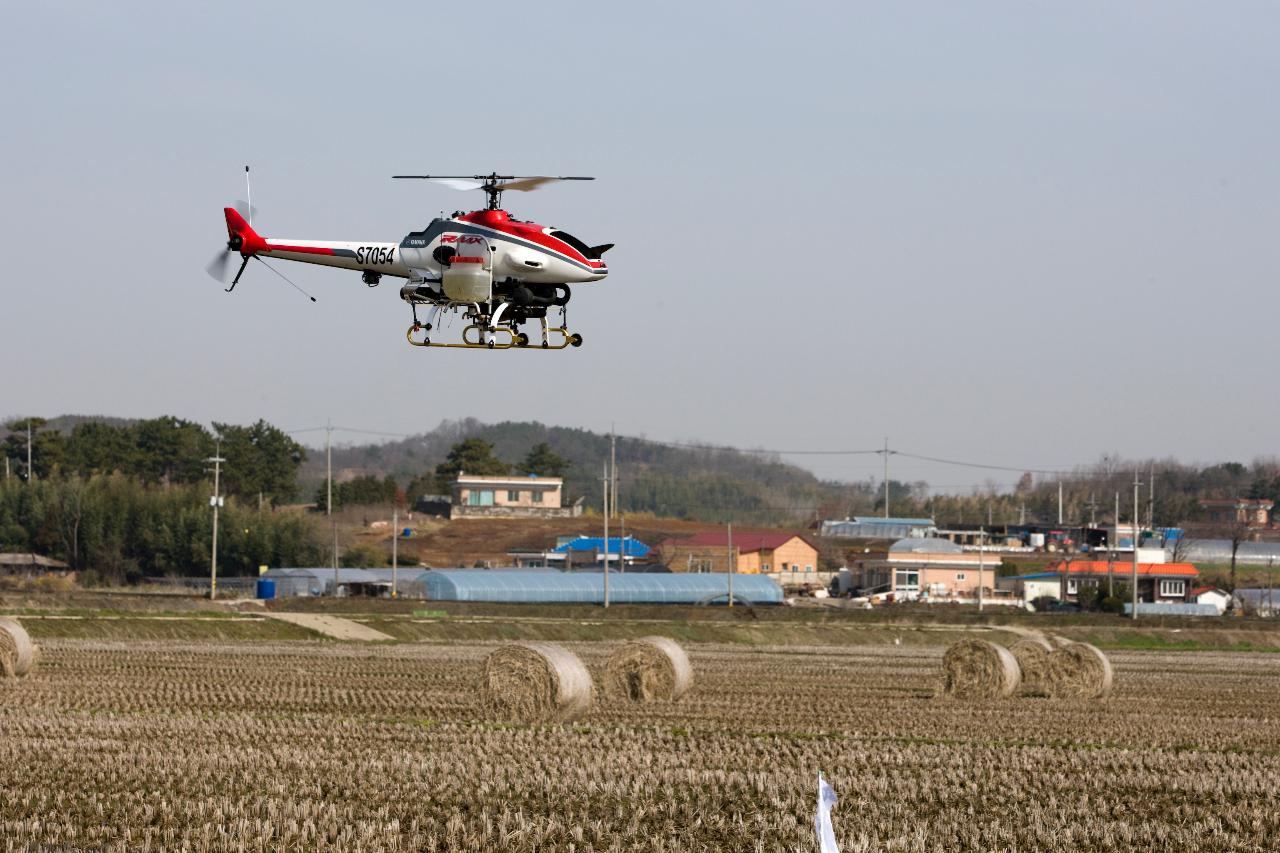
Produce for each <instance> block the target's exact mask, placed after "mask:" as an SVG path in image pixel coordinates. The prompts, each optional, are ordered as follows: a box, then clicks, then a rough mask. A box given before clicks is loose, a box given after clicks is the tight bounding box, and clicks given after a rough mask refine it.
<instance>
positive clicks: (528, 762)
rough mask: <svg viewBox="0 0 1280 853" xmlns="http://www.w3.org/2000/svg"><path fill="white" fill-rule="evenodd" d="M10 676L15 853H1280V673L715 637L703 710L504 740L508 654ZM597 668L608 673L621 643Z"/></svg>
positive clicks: (152, 650) (190, 662) (1, 814)
mask: <svg viewBox="0 0 1280 853" xmlns="http://www.w3.org/2000/svg"><path fill="white" fill-rule="evenodd" d="M43 645H44V657H43V660H42V663H41V668H40V669H39V670H38V671H37V672H36V673H35V674H33V675H32V676H29V677H28V678H26V679H23V680H19V681H9V682H6V683H3V684H0V733H2V734H0V793H2V794H3V797H2V798H0V839H3V841H2V842H0V848H3V849H24V848H30V847H40V846H45V845H65V846H66V847H68V848H76V847H79V848H90V849H104V848H105V849H121V850H123V849H128V850H147V849H151V850H162V849H163V850H175V849H187V850H242V849H243V850H261V849H266V850H276V849H288V850H299V851H303V850H306V851H311V850H318V849H332V850H502V849H510V850H535V849H536V850H574V851H588V850H594V851H601V850H610V851H613V850H617V851H622V850H628V851H629V850H648V851H694V850H735V851H737V850H804V851H809V850H813V849H815V845H814V842H813V829H812V815H813V803H814V799H815V796H816V794H815V787H816V779H815V777H816V774H817V772H818V771H819V770H822V771H823V772H824V773H825V774H826V776H827V778H828V780H829V781H830V782H831V784H832V785H833V786H834V787H835V789H836V791H837V792H838V793H839V795H840V802H839V804H838V805H837V807H836V810H835V813H834V816H835V823H836V831H837V835H838V837H839V839H840V841H841V845H842V849H843V850H845V851H857V850H921V851H923V850H938V849H973V850H996V849H1006V850H1013V849H1018V850H1026V849H1045V850H1054V849H1059V850H1068V849H1092V850H1128V849H1152V848H1158V849H1195V850H1263V849H1274V848H1275V845H1276V844H1277V839H1278V838H1280V811H1278V810H1277V809H1276V808H1275V805H1274V804H1275V801H1276V797H1277V795H1278V794H1280V709H1278V704H1277V700H1280V658H1277V656H1276V655H1274V654H1267V653H1207V652H1200V653H1192V652H1125V653H1116V654H1113V655H1112V660H1113V662H1114V664H1115V666H1116V681H1117V689H1116V691H1115V692H1114V693H1113V694H1112V696H1111V697H1110V698H1109V699H1106V700H1103V701H1092V702H1075V701H1058V700H1050V699H1038V698H1017V699H1007V700H999V701H991V702H959V701H952V700H948V699H945V698H941V697H939V696H937V695H936V691H937V687H938V670H939V663H940V660H941V656H942V653H943V651H944V647H943V646H892V645H890V646H885V645H876V646H840V647H798V646H786V647H783V646H773V647H763V648H751V647H743V646H729V645H692V646H690V647H689V652H690V657H691V660H692V662H693V665H694V667H695V670H696V676H697V682H696V686H695V689H694V691H693V693H692V694H690V695H689V696H687V697H686V698H685V699H684V700H682V701H680V702H679V703H676V704H665V705H664V704H653V705H646V706H619V705H610V704H601V703H597V705H596V706H595V708H594V710H593V711H592V712H591V713H590V714H589V715H588V716H586V717H585V718H583V719H581V720H579V721H577V722H575V723H573V724H567V725H523V724H511V723H504V722H498V721H495V720H491V719H487V718H486V717H485V714H484V712H483V710H482V707H481V702H480V697H479V696H478V695H477V693H476V689H475V688H476V679H477V676H478V673H479V671H480V666H481V662H482V660H483V658H484V656H485V655H486V654H487V653H488V652H489V651H491V650H492V649H493V648H495V645H494V644H488V643H481V642H467V643H448V644H446V643H409V644H399V645H380V646H360V645H354V644H340V643H323V642H310V641H287V642H277V643H265V644H264V643H243V642H216V641H204V642H196V643H182V642H156V641H132V642H106V641H99V640H68V639H62V640H46V641H45V642H44V644H43ZM572 647H573V648H574V649H575V650H576V651H577V652H578V653H579V654H580V655H581V656H582V657H583V659H584V660H585V661H586V662H587V664H588V666H589V668H591V669H592V670H593V672H600V671H601V670H602V669H603V666H604V662H605V658H606V657H607V655H608V653H609V651H610V649H611V648H612V647H613V646H612V644H609V643H579V644H572Z"/></svg>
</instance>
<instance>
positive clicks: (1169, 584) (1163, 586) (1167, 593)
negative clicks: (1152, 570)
mask: <svg viewBox="0 0 1280 853" xmlns="http://www.w3.org/2000/svg"><path fill="white" fill-rule="evenodd" d="M1186 594H1187V582H1186V581H1160V595H1161V596H1163V597H1165V598H1181V597H1182V596H1184V595H1186Z"/></svg>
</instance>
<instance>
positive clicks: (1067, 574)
mask: <svg viewBox="0 0 1280 853" xmlns="http://www.w3.org/2000/svg"><path fill="white" fill-rule="evenodd" d="M1139 553H1141V551H1140V552H1139ZM1199 575H1200V572H1199V571H1197V570H1196V567H1195V566H1193V565H1191V564H1190V563H1138V600H1139V601H1147V602H1170V603H1173V602H1177V603H1187V602H1189V601H1191V602H1193V603H1194V600H1193V599H1192V598H1191V587H1192V585H1193V583H1194V582H1195V579H1196V578H1197V577H1199ZM1132 580H1133V564H1132V563H1131V562H1126V561H1124V560H1116V561H1115V562H1113V563H1109V562H1107V561H1106V560H1062V561H1060V562H1058V563H1057V564H1055V565H1053V566H1052V567H1050V568H1049V569H1048V570H1047V571H1043V572H1036V573H1034V574H1029V575H1020V576H1018V577H1010V578H1001V579H1000V581H999V585H1000V588H1001V589H1007V590H1009V591H1010V592H1012V593H1013V595H1015V596H1017V597H1018V598H1020V599H1022V600H1023V601H1034V600H1035V599H1037V598H1040V597H1044V596H1048V597H1051V598H1056V599H1058V600H1059V601H1077V600H1078V599H1079V596H1080V595H1081V594H1082V593H1086V594H1095V595H1096V590H1097V589H1098V588H1099V587H1106V586H1107V584H1108V582H1111V583H1113V584H1117V585H1127V584H1129V583H1131V582H1132Z"/></svg>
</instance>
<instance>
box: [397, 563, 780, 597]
mask: <svg viewBox="0 0 1280 853" xmlns="http://www.w3.org/2000/svg"><path fill="white" fill-rule="evenodd" d="M414 580H415V581H416V582H417V583H420V584H422V586H423V587H424V588H425V590H426V594H427V598H429V599H432V600H435V601H496V602H516V603H536V602H581V603H587V604H600V603H603V602H604V574H603V573H602V572H557V571H538V570H531V571H520V572H491V571H487V570H484V569H456V570H455V569H444V570H440V569H431V570H429V571H425V572H423V573H422V574H420V575H418V576H417V577H416V578H414ZM728 585H729V578H728V576H727V575H724V574H719V573H717V574H704V573H691V574H628V573H619V572H610V573H609V602H610V603H611V604H700V603H704V602H715V601H724V600H726V599H727V597H728ZM733 598H734V600H735V601H746V602H750V603H752V604H781V603H782V588H781V587H780V586H778V585H777V584H776V583H775V582H774V581H773V579H772V578H769V577H767V576H765V575H746V574H738V575H734V576H733Z"/></svg>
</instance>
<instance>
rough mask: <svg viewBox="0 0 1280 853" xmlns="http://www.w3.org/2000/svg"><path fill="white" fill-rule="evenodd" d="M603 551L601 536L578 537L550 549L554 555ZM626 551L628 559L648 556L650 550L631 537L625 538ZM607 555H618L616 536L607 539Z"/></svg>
mask: <svg viewBox="0 0 1280 853" xmlns="http://www.w3.org/2000/svg"><path fill="white" fill-rule="evenodd" d="M603 549H604V537H603V536H579V537H578V538H577V539H572V540H570V541H568V542H566V543H564V544H563V545H557V546H556V547H554V548H552V549H551V551H552V553H555V554H563V553H565V552H566V551H571V550H572V551H595V552H597V553H599V552H600V551H602V550H603ZM626 549H627V550H626V555H627V556H628V557H647V556H649V550H650V548H649V546H648V545H646V544H644V543H643V542H641V541H640V540H639V539H635V538H633V537H631V536H628V537H627V544H626ZM609 553H610V554H616V553H618V537H617V536H610V537H609Z"/></svg>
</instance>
